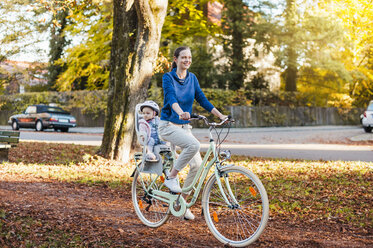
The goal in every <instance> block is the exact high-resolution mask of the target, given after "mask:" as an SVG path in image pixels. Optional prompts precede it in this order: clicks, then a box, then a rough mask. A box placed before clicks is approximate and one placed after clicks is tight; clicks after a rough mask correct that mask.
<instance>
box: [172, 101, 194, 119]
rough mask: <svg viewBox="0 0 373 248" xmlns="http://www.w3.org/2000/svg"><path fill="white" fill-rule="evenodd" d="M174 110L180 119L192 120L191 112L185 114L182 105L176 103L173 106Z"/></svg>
mask: <svg viewBox="0 0 373 248" xmlns="http://www.w3.org/2000/svg"><path fill="white" fill-rule="evenodd" d="M172 109H173V110H174V111H175V112H176V114H178V115H179V118H180V119H181V120H189V119H190V114H189V112H184V111H183V110H182V109H181V108H180V105H179V104H178V103H177V102H175V103H174V104H172Z"/></svg>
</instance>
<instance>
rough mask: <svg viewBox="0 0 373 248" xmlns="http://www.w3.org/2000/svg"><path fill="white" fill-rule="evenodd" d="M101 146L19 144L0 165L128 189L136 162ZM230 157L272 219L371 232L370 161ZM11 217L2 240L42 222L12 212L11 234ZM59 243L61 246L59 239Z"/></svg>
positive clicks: (0, 169)
mask: <svg viewBox="0 0 373 248" xmlns="http://www.w3.org/2000/svg"><path fill="white" fill-rule="evenodd" d="M35 147H37V149H35ZM97 149H98V147H91V146H77V145H66V144H47V143H21V144H20V145H19V146H18V147H17V148H16V149H13V150H11V154H10V159H11V161H10V162H3V163H2V164H0V176H1V175H7V174H8V175H10V174H11V175H19V176H20V177H22V176H32V177H37V178H40V179H43V180H44V179H45V180H58V181H61V182H75V183H80V184H87V185H92V184H95V185H97V184H99V185H100V184H104V185H107V186H109V187H112V188H118V187H126V188H130V182H131V178H130V175H131V174H132V171H133V169H134V166H133V165H132V166H128V165H124V164H123V163H120V162H116V161H110V160H106V159H104V158H102V157H99V156H96V155H94V154H95V152H96V151H97ZM35 150H36V151H35ZM45 154H47V155H45ZM232 160H234V161H235V163H236V164H237V165H240V166H244V167H247V168H248V169H250V170H251V171H253V172H254V173H255V174H257V175H258V176H259V177H260V179H261V180H262V182H263V184H264V186H265V188H266V190H267V193H268V196H269V200H270V215H271V216H272V217H276V216H277V217H280V218H287V219H290V220H291V219H297V220H304V221H308V222H315V221H316V222H317V221H328V222H331V223H333V222H338V223H342V224H345V225H348V226H349V227H351V228H363V229H369V230H371V227H372V226H373V209H372V202H373V185H372V184H373V163H371V162H345V161H302V160H275V159H256V158H248V157H243V156H233V159H232ZM7 216H8V217H9V216H11V214H9V213H6V212H4V211H3V210H1V209H0V220H2V222H0V224H1V223H2V224H1V225H0V237H2V238H3V239H4V238H5V239H6V238H10V237H11V236H12V235H31V234H28V232H29V230H32V228H33V227H34V226H35V225H38V222H37V221H36V220H30V219H28V218H26V217H24V219H20V218H21V217H15V216H13V217H12V218H11V219H12V221H13V222H15V223H19V224H20V225H21V228H20V229H17V230H18V231H19V232H17V233H9V230H8V229H6V228H5V229H4V225H5V224H4V223H7V222H6V220H7V218H8V217H7ZM22 225H23V227H22ZM4 230H5V231H4ZM7 230H8V231H7ZM52 231H53V230H52ZM52 231H51V232H52ZM54 232H56V230H54ZM368 232H370V231H368ZM67 234H68V233H67ZM67 234H66V233H62V234H60V235H59V237H60V239H61V240H60V241H58V240H59V239H57V241H55V242H64V241H65V240H64V238H63V237H64V235H67ZM51 235H52V234H51ZM53 235H56V233H54V234H53ZM53 235H52V236H53ZM53 237H54V236H53ZM15 238H17V237H15ZM74 239H79V237H74ZM69 240H70V241H71V237H70V238H69ZM70 241H69V242H70ZM78 243H79V242H78ZM48 244H49V243H48ZM55 245H56V246H58V244H57V243H56V244H55ZM32 246H33V244H30V247H32ZM25 247H27V245H26V246H25Z"/></svg>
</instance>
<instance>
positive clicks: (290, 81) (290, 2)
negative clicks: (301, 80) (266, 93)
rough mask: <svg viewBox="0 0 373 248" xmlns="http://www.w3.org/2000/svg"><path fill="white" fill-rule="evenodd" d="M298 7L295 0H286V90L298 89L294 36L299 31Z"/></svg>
mask: <svg viewBox="0 0 373 248" xmlns="http://www.w3.org/2000/svg"><path fill="white" fill-rule="evenodd" d="M296 12H297V8H296V1H295V0H286V10H285V22H286V28H287V35H288V37H289V39H288V42H287V48H286V57H287V61H286V66H287V68H286V70H285V72H284V76H285V91H297V73H298V69H297V60H298V56H297V53H296V50H295V47H296V45H297V44H296V40H295V39H294V37H295V36H296V32H297V23H298V21H297V15H296Z"/></svg>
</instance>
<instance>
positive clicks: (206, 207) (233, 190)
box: [202, 166, 269, 247]
mask: <svg viewBox="0 0 373 248" xmlns="http://www.w3.org/2000/svg"><path fill="white" fill-rule="evenodd" d="M217 180H220V182H221V185H222V188H223V190H224V193H225V195H226V196H227V198H228V200H229V202H230V204H227V203H226V202H225V200H224V198H223V195H222V193H221V190H220V188H219V186H218V183H217ZM232 195H233V196H234V197H232ZM235 200H236V201H235ZM268 204H269V203H268V197H267V192H266V191H265V188H264V187H263V184H262V182H261V181H260V180H259V178H258V177H257V176H256V175H254V173H252V172H251V171H249V170H248V169H246V168H244V167H239V166H232V167H228V168H224V169H223V170H222V172H221V176H220V178H218V179H217V178H216V177H215V175H212V176H211V177H210V179H209V180H208V182H207V183H206V186H205V188H204V190H203V194H202V207H203V213H204V216H205V220H206V223H207V226H208V227H209V229H210V231H211V232H212V233H213V235H214V236H215V237H216V238H217V239H218V240H219V241H220V242H222V243H224V244H229V245H231V246H235V247H243V246H247V245H249V244H251V243H253V242H254V241H255V240H257V239H258V238H259V236H260V235H261V233H262V232H263V230H264V228H265V226H266V225H267V221H268V214H269V206H268Z"/></svg>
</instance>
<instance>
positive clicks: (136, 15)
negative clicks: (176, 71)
mask: <svg viewBox="0 0 373 248" xmlns="http://www.w3.org/2000/svg"><path fill="white" fill-rule="evenodd" d="M113 5H114V21H113V28H114V29H113V39H112V49H111V58H110V68H111V69H110V78H109V90H108V108H107V114H106V120H105V128H104V136H103V140H102V145H101V148H100V153H101V154H102V155H103V156H105V157H107V158H110V159H115V160H122V161H124V162H126V161H129V159H130V158H129V154H130V150H131V147H132V143H133V139H134V132H133V131H134V111H135V106H136V104H137V103H139V102H141V101H143V100H144V99H145V97H146V92H147V89H148V85H149V83H150V79H151V76H152V72H153V65H154V63H155V61H156V58H157V54H158V50H159V42H160V37H161V31H162V26H163V23H164V19H165V16H166V11H167V0H157V1H148V0H136V1H133V0H114V1H113Z"/></svg>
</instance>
